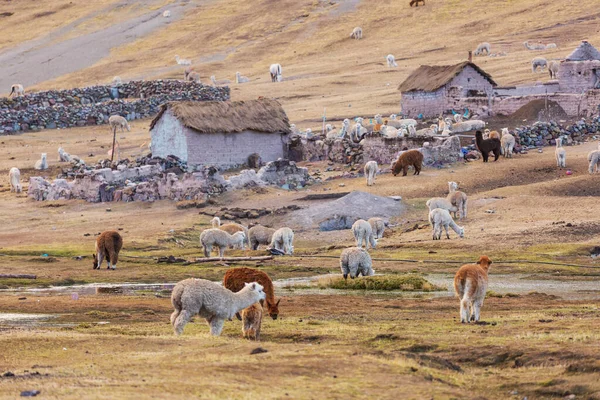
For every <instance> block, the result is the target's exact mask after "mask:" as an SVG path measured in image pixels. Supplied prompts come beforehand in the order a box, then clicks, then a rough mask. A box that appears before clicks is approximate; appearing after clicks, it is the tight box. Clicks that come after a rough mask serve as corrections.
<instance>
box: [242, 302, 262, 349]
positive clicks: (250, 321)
mask: <svg viewBox="0 0 600 400" xmlns="http://www.w3.org/2000/svg"><path fill="white" fill-rule="evenodd" d="M262 318H263V308H262V306H261V305H260V303H254V304H252V305H251V306H250V307H246V308H244V309H243V310H242V336H243V337H245V338H246V339H254V340H256V341H258V340H260V327H261V325H262Z"/></svg>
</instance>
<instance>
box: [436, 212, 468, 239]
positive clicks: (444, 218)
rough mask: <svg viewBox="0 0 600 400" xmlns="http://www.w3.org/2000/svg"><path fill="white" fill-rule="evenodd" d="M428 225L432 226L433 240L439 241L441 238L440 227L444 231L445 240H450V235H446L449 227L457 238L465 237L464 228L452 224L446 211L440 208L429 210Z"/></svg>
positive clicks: (454, 223)
mask: <svg viewBox="0 0 600 400" xmlns="http://www.w3.org/2000/svg"><path fill="white" fill-rule="evenodd" d="M429 224H431V226H432V230H433V240H440V239H441V238H442V227H443V228H444V230H445V231H446V238H447V239H450V235H449V234H448V228H449V227H450V228H452V230H453V231H454V232H456V234H457V235H458V236H459V237H461V238H464V237H465V228H463V227H462V226H458V225H456V222H454V220H453V219H452V216H451V215H450V213H449V212H448V210H444V209H442V208H436V209H434V210H431V211H430V212H429Z"/></svg>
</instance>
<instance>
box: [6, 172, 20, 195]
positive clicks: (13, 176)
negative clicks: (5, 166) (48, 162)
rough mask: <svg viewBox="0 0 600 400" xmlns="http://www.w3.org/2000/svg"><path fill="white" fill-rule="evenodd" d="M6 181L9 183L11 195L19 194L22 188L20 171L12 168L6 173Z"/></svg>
mask: <svg viewBox="0 0 600 400" xmlns="http://www.w3.org/2000/svg"><path fill="white" fill-rule="evenodd" d="M8 181H9V182H10V191H11V193H21V191H22V190H23V188H22V187H21V171H19V168H17V167H12V168H11V169H10V171H8Z"/></svg>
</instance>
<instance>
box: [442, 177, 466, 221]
mask: <svg viewBox="0 0 600 400" xmlns="http://www.w3.org/2000/svg"><path fill="white" fill-rule="evenodd" d="M446 199H447V200H448V201H449V202H450V203H451V204H452V205H453V206H454V207H456V208H457V209H458V218H459V219H464V218H467V200H468V197H467V194H466V193H465V192H461V191H460V190H458V183H456V182H448V197H446ZM454 218H456V212H454Z"/></svg>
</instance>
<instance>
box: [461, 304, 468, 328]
mask: <svg viewBox="0 0 600 400" xmlns="http://www.w3.org/2000/svg"><path fill="white" fill-rule="evenodd" d="M468 316H469V303H468V301H467V299H465V298H463V299H462V300H461V301H460V322H461V324H465V323H469V318H468Z"/></svg>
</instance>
